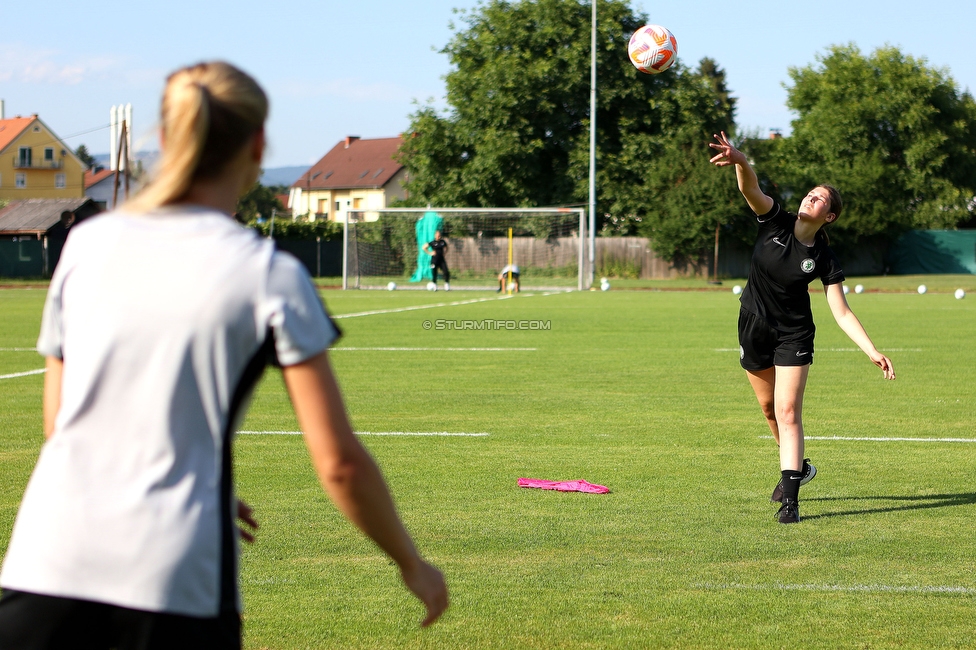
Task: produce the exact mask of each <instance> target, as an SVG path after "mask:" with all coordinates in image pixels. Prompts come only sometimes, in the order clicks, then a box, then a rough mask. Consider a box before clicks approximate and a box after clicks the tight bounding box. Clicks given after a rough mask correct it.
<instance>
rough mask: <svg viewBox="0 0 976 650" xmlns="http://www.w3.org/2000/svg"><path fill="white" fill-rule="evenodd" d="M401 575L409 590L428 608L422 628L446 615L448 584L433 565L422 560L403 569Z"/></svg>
mask: <svg viewBox="0 0 976 650" xmlns="http://www.w3.org/2000/svg"><path fill="white" fill-rule="evenodd" d="M400 575H401V576H402V577H403V582H404V584H405V585H407V588H408V589H409V590H410V591H411V592H413V595H414V596H416V597H417V598H418V599H420V602H422V603H423V604H424V607H426V608H427V615H426V616H425V617H424V620H423V621H421V622H420V627H427V626H428V625H430V624H431V623H433V622H434V621H436V620H437V619H438V618H440V615H441V614H443V613H444V610H446V609H447V605H448V596H447V583H445V582H444V576H443V575H442V574H441V572H440V571H439V570H438V569H437V567H434V566H433V565H431V564H428V563H427V562H424V561H423V560H420V561H419V562H417V563H416V564H414V565H411V566H410V568H406V569H401V571H400Z"/></svg>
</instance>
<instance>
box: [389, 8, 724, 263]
mask: <svg viewBox="0 0 976 650" xmlns="http://www.w3.org/2000/svg"><path fill="white" fill-rule="evenodd" d="M597 10H598V19H599V20H598V33H597V66H598V84H599V89H598V95H597V97H598V107H597V111H598V112H597V173H598V177H597V188H598V190H597V191H598V196H597V200H598V205H599V210H598V214H599V215H601V217H602V218H601V220H600V222H601V223H600V225H599V226H598V227H599V228H601V229H602V230H603V232H604V233H605V234H636V232H637V231H638V229H639V228H638V227H639V226H640V224H641V223H642V220H643V219H644V218H645V217H646V216H647V215H648V214H650V213H651V212H653V211H654V210H655V209H656V208H657V206H659V205H662V202H661V200H660V199H661V194H660V193H662V192H663V193H668V192H670V191H671V190H672V189H673V188H674V187H675V185H676V184H678V185H680V184H681V183H682V182H683V181H684V180H685V179H686V177H687V176H688V175H687V173H682V174H678V173H672V172H673V171H674V170H673V169H672V167H673V166H674V165H676V164H679V166H681V167H682V168H683V169H684V168H688V169H692V168H693V167H694V166H693V165H692V166H691V167H689V165H691V163H690V161H691V160H692V159H697V160H698V161H699V162H701V160H704V161H705V162H704V164H705V165H706V166H707V160H708V155H707V154H708V151H709V150H708V149H707V146H706V143H707V139H708V138H710V137H711V134H712V132H714V131H713V129H719V128H724V129H726V130H728V129H729V128H730V127H731V125H732V119H731V118H732V105H733V103H732V100H731V99H730V98H729V96H728V91H727V89H726V88H725V85H724V74H723V73H722V72H721V70H720V69H718V66H717V65H715V64H714V62H711V61H703V67H702V70H701V71H699V72H686V71H685V70H684V69H683V68H682V66H681V65H680V63H678V64H675V65H674V66H673V67H672V68H671V69H670V70H668V71H667V72H666V73H664V74H659V75H645V74H642V73H640V72H638V71H637V70H636V68H634V66H633V65H631V64H630V62H629V60H628V58H627V55H626V51H627V42H628V40H629V38H630V35H631V33H632V32H633V31H634V30H635V29H637V28H638V27H640V26H641V25H643V24H645V23H646V22H647V18H646V16H643V15H640V14H636V13H634V12H633V11H632V10H631V9H630V7H629V5H628V3H627V2H625V1H623V0H601V1H600V2H599V4H598V6H597ZM463 21H464V24H465V28H464V29H462V30H459V31H457V32H456V33H455V35H454V37H453V39H452V40H451V42H450V43H449V44H448V45H447V46H446V47H445V48H444V50H442V51H443V52H444V53H445V54H447V55H448V57H449V59H450V61H451V65H452V67H453V69H452V70H451V72H449V73H448V74H447V76H446V82H447V103H448V105H449V108H448V110H447V111H446V112H445V113H440V112H438V111H437V110H435V109H434V108H433V107H431V106H424V107H421V108H420V109H419V110H418V111H417V112H416V113H414V114H413V115H412V116H411V125H410V132H411V134H412V137H408V138H407V139H406V140H405V142H404V145H403V146H402V148H401V151H400V160H401V162H403V163H404V164H405V165H406V167H407V168H408V170H409V174H410V180H409V181H408V183H407V189H408V192H409V196H410V198H409V199H408V202H409V203H411V204H413V205H425V204H427V203H433V204H437V205H452V206H471V207H478V206H517V207H533V206H553V205H580V204H585V202H586V200H587V195H588V177H589V99H590V92H589V91H590V69H589V68H590V5H589V3H582V2H579V1H578V0H536V1H529V0H520V1H517V2H506V1H504V0H492V1H490V2H487V3H485V4H483V5H480V6H479V7H478V8H477V9H476V10H474V11H473V12H471V13H469V14H464V17H463ZM676 136H677V137H679V138H681V140H680V143H679V144H673V143H671V142H670V141H671V140H672V139H674V138H675V137H676ZM649 170H652V171H653V172H654V173H653V174H652V175H651V177H649V175H648V172H649ZM699 173H700V171H699ZM733 191H734V187H733ZM720 194H721V193H720ZM721 195H722V196H723V197H724V196H725V194H721ZM706 207H707V206H706ZM676 209H677V208H675V209H674V210H669V212H668V214H669V215H671V214H672V213H675V210H676ZM682 209H684V208H682ZM699 209H702V205H696V206H695V207H694V208H693V210H699ZM687 217H688V215H687V213H682V214H681V215H680V218H685V219H686V221H685V222H684V226H685V227H687V226H688V223H689V222H688V221H687ZM678 218H679V216H678V215H677V214H675V220H677V219H678ZM723 218H724V217H723ZM707 221H708V223H709V224H710V225H709V226H708V227H707V228H706V230H708V233H707V235H708V236H712V237H713V236H714V235H713V233H714V221H715V219H714V218H711V219H708V220H707ZM692 227H697V224H692ZM660 234H661V231H659V232H658V233H657V234H656V235H655V237H656V239H655V243H654V245H655V248H656V249H658V251H659V252H662V253H664V254H665V255H666V256H667V257H669V258H672V257H673V256H674V254H676V253H675V250H673V245H674V244H676V242H677V240H678V238H672V239H669V240H668V241H667V242H665V240H664V239H661V238H660ZM691 240H693V242H694V243H692V244H689V245H688V246H685V245H684V244H681V245H680V246H679V248H680V252H681V253H685V252H687V251H688V249H689V247H690V248H695V250H696V251H697V250H698V249H699V248H701V241H700V240H701V238H700V237H691Z"/></svg>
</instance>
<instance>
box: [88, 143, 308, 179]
mask: <svg viewBox="0 0 976 650" xmlns="http://www.w3.org/2000/svg"><path fill="white" fill-rule="evenodd" d="M92 157H93V158H94V159H95V161H96V162H97V164H99V165H101V166H102V167H104V168H105V169H108V154H107V153H97V154H93V155H92ZM133 159H134V160H135V161H136V162H137V163H139V162H141V163H142V168H143V169H145V170H146V171H152V168H153V165H155V164H156V161H157V160H159V152H158V151H137V152H136V154H135V156H133ZM307 170H308V165H302V166H300V167H297V166H296V167H269V168H267V169H262V170H261V177H260V178H259V179H258V182H260V183H261V184H262V185H265V186H271V185H291V184H292V183H294V182H295V181H296V180H298V177H299V176H301V175H302V174H304V173H305V172H306V171H307Z"/></svg>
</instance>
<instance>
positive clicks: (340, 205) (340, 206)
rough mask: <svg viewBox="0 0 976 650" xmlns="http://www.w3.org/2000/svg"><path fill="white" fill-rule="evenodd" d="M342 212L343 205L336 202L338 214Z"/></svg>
mask: <svg viewBox="0 0 976 650" xmlns="http://www.w3.org/2000/svg"><path fill="white" fill-rule="evenodd" d="M340 210H342V204H341V203H340V202H339V201H336V212H339V211H340Z"/></svg>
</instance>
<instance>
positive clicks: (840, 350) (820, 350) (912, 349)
mask: <svg viewBox="0 0 976 650" xmlns="http://www.w3.org/2000/svg"><path fill="white" fill-rule="evenodd" d="M860 351H861V350H860V348H818V349H817V350H816V352H860ZM715 352H739V348H715ZM883 352H924V350H923V349H922V348H885V349H884V350H883Z"/></svg>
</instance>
